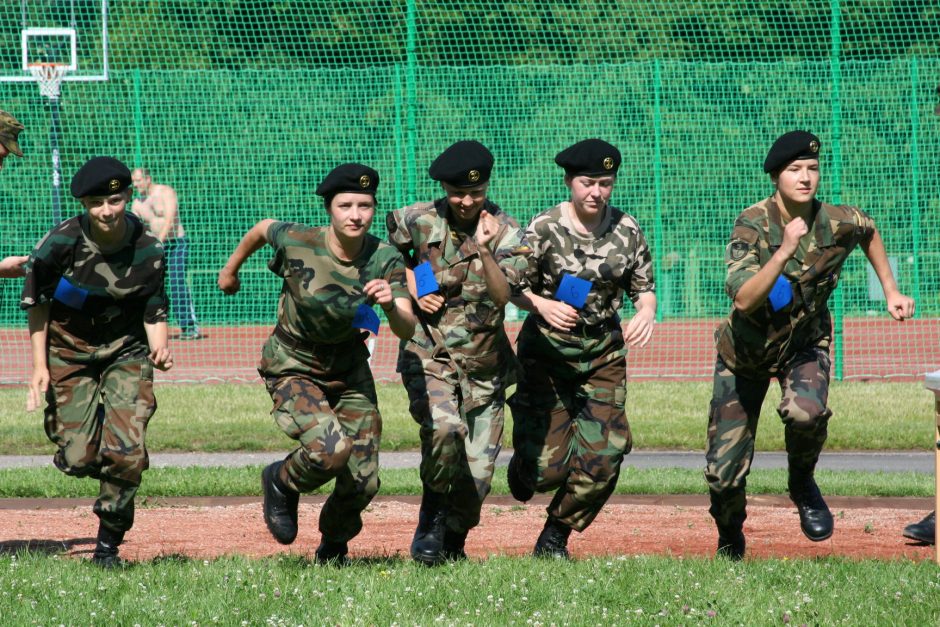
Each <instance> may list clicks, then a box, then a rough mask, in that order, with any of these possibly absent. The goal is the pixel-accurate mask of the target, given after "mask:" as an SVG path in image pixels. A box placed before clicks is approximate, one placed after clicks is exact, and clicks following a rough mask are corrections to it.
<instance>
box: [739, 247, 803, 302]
mask: <svg viewBox="0 0 940 627" xmlns="http://www.w3.org/2000/svg"><path fill="white" fill-rule="evenodd" d="M789 259H790V257H789V256H788V255H787V253H786V252H785V251H783V249H782V248H780V249H778V250H777V252H775V253H774V254H773V256H771V258H770V261H768V262H767V263H766V265H764V266H763V267H762V268H761V269H760V270H758V271H757V274H755V275H754V276H752V277H751V278H750V279H748V280H747V281H745V282H744V285H742V286H741V289H739V290H738V293H737V294H736V295H735V297H734V308H735V309H737V310H738V311H741V312H744V313H751V312H752V311H755V310H756V309H757V308H759V307H760V306H761V305H763V304H764V302H766V301H767V297H768V296H769V295H770V291H771V290H772V289H773V287H774V283H775V282H776V281H777V277H779V276H780V274H781V273H782V272H783V268H784V266H786V264H787V261H788V260H789Z"/></svg>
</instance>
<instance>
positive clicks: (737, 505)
mask: <svg viewBox="0 0 940 627" xmlns="http://www.w3.org/2000/svg"><path fill="white" fill-rule="evenodd" d="M708 494H709V498H710V499H711V507H709V509H708V513H709V514H711V515H712V518H714V519H715V526H716V527H717V528H718V550H717V551H716V552H715V556H716V557H725V558H728V559H730V560H735V561H737V560H742V559H744V551H745V548H746V544H747V543H746V541H745V539H744V521H745V520H746V519H747V495H746V494H745V492H744V488H729V489H727V490H725V491H723V492H714V491H712V490H709V492H708Z"/></svg>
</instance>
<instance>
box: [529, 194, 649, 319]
mask: <svg viewBox="0 0 940 627" xmlns="http://www.w3.org/2000/svg"><path fill="white" fill-rule="evenodd" d="M573 210H574V208H573V207H572V206H571V203H569V202H563V203H561V204H559V205H556V206H555V207H552V208H551V209H549V210H548V211H543V212H542V213H540V214H539V215H537V216H535V217H534V218H532V221H531V222H529V226H528V228H526V238H527V239H528V241H529V245H530V246H532V249H533V251H534V252H533V257H532V262H533V263H530V265H529V273H528V283H529V288H530V289H531V290H532V293H533V294H536V295H538V296H541V297H543V298H550V299H553V300H554V299H555V292H556V291H557V290H558V286H559V284H560V283H561V279H562V276H563V275H565V274H570V275H572V276H576V277H578V278H580V279H584V280H586V281H590V282H591V284H592V285H591V291H590V292H588V295H587V301H586V302H585V303H584V307H582V308H581V309H580V310H579V313H580V315H581V322H580V323H581V324H583V325H586V326H595V325H600V324H603V323H605V322H609V321H611V320H619V315H618V312H619V311H620V306H621V305H622V304H623V295H624V292H626V294H627V295H628V296H629V298H630V300H631V301H634V302H635V301H636V300H637V298H639V296H640V294H642V293H643V292H652V291H654V290H655V284H654V281H653V257H652V255H651V254H650V249H649V246H647V244H646V238H645V237H644V236H643V231H641V230H640V227H639V225H638V224H637V221H636V220H635V219H634V218H633V217H632V216H630V215H628V214H626V213H624V212H622V211H620V210H619V209H616V208H614V207H610V206H608V208H607V215H606V216H605V217H604V219H603V220H602V221H601V223H600V224H599V225H598V227H597V229H595V230H594V232H593V233H590V234H583V233H579V232H578V231H577V230H576V229H575V227H574V224H573V223H572V221H571V219H570V218H569V217H568V212H569V211H573Z"/></svg>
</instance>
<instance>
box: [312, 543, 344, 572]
mask: <svg viewBox="0 0 940 627" xmlns="http://www.w3.org/2000/svg"><path fill="white" fill-rule="evenodd" d="M348 553H349V545H348V544H346V543H345V542H333V541H332V540H327V539H326V538H322V539H321V540H320V546H318V547H317V550H316V553H314V556H315V558H316V560H317V563H318V564H330V565H333V566H346V565H347V564H349V558H348V557H346V555H347V554H348Z"/></svg>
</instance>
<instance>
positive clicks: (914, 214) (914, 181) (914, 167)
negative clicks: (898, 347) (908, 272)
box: [910, 57, 921, 303]
mask: <svg viewBox="0 0 940 627" xmlns="http://www.w3.org/2000/svg"><path fill="white" fill-rule="evenodd" d="M917 70H918V68H917V57H913V58H912V59H911V243H912V246H913V253H914V255H913V256H914V284H913V286H912V287H911V292H910V294H911V297H912V298H913V299H914V302H915V303H919V302H920V269H921V263H920V229H921V223H920V210H921V206H920V146H919V141H918V140H919V139H920V111H919V108H918V104H919V102H920V98H919V97H918V93H917V91H918V87H919V84H920V78H919V76H918V71H917Z"/></svg>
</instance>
